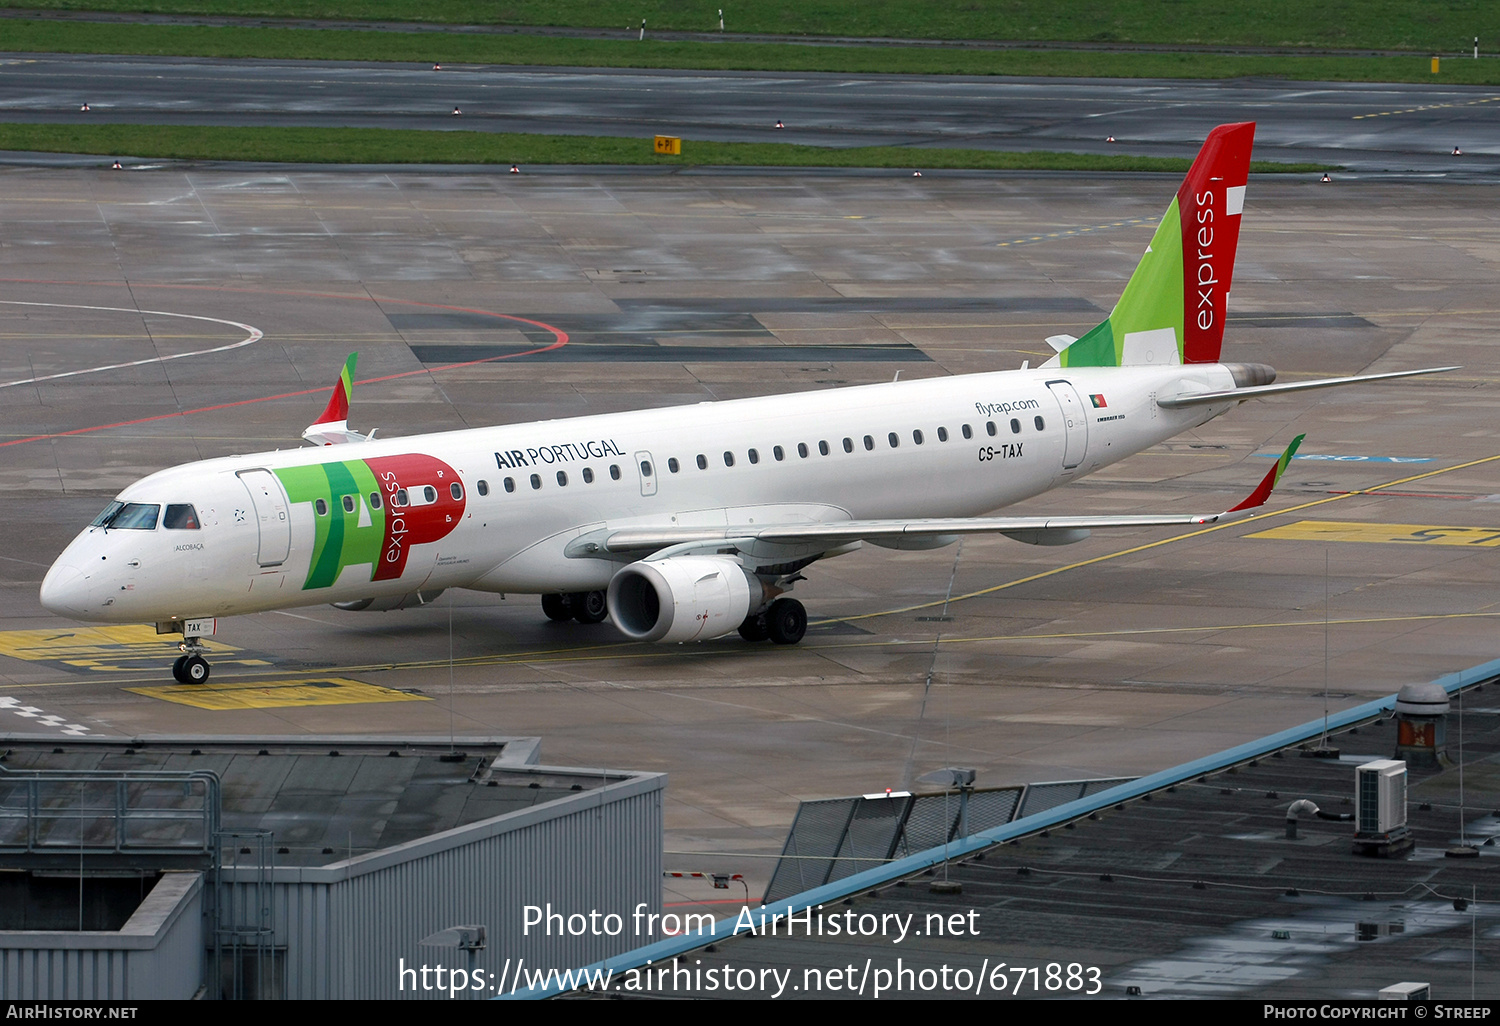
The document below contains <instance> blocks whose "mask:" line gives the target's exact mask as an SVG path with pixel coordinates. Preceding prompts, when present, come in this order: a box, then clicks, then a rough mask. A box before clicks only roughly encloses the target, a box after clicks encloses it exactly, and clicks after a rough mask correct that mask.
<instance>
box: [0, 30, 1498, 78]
mask: <svg viewBox="0 0 1500 1026" xmlns="http://www.w3.org/2000/svg"><path fill="white" fill-rule="evenodd" d="M0 46H3V47H4V49H5V50H7V51H9V52H12V53H27V52H37V53H98V54H125V55H148V56H173V55H178V56H199V57H236V58H247V57H248V58H266V59H273V60H350V61H395V62H413V63H418V64H430V63H431V62H433V61H440V62H443V63H446V64H466V63H468V64H512V65H533V66H536V65H547V66H562V67H617V68H649V69H669V68H682V69H698V70H710V71H733V70H738V71H831V72H839V73H845V74H879V73H902V74H944V75H1019V76H1044V77H1045V76H1070V77H1085V78H1169V79H1170V78H1190V79H1222V78H1246V77H1257V78H1287V79H1295V80H1299V81H1324V82H1432V83H1438V84H1443V85H1500V61H1496V60H1472V59H1470V60H1456V59H1450V60H1445V61H1443V62H1442V65H1441V69H1442V70H1441V73H1440V74H1437V75H1434V74H1432V73H1431V70H1430V68H1429V64H1428V59H1427V57H1426V56H1412V57H1323V56H1311V57H1301V56H1297V57H1287V56H1275V55H1264V56H1257V55H1223V54H1210V53H1142V52H1118V51H1067V50H971V49H963V48H946V47H944V48H932V49H927V48H914V47H900V46H799V45H795V44H772V43H695V42H663V41H653V40H651V39H649V38H648V39H647V40H646V41H645V42H643V43H640V42H635V41H632V40H608V39H569V38H558V37H551V36H531V35H466V34H456V33H455V34H442V35H436V34H412V33H404V32H377V31H355V30H332V29H285V28H248V27H208V26H191V25H134V24H127V25H106V24H97V23H88V22H67V23H62V22H56V21H33V20H27V19H16V20H5V21H3V22H0Z"/></svg>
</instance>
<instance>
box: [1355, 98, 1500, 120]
mask: <svg viewBox="0 0 1500 1026" xmlns="http://www.w3.org/2000/svg"><path fill="white" fill-rule="evenodd" d="M1497 101H1500V96H1485V97H1482V98H1480V99H1478V100H1465V101H1463V102H1456V103H1428V104H1423V105H1422V106H1420V107H1406V108H1404V109H1402V110H1382V111H1378V112H1376V113H1373V114H1355V115H1354V116H1353V118H1352V119H1351V120H1353V121H1361V120H1363V119H1365V118H1389V117H1394V116H1395V115H1397V114H1416V113H1417V112H1419V111H1424V110H1443V109H1445V108H1448V107H1473V106H1475V105H1477V104H1481V103H1495V102H1497Z"/></svg>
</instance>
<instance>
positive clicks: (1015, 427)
mask: <svg viewBox="0 0 1500 1026" xmlns="http://www.w3.org/2000/svg"><path fill="white" fill-rule="evenodd" d="M1010 433H1011V434H1013V435H1019V434H1020V433H1021V422H1020V421H1019V420H1017V419H1016V418H1014V417H1012V418H1010Z"/></svg>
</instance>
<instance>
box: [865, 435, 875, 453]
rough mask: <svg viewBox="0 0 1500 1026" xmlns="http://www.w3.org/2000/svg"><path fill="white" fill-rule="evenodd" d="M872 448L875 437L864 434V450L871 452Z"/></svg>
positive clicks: (873, 447)
mask: <svg viewBox="0 0 1500 1026" xmlns="http://www.w3.org/2000/svg"><path fill="white" fill-rule="evenodd" d="M874 449H875V439H873V438H871V437H870V436H869V435H865V452H872V451H874Z"/></svg>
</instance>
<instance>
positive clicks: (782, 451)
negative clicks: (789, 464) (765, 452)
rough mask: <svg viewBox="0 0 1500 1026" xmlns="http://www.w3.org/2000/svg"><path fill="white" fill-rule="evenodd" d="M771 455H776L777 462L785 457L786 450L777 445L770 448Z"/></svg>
mask: <svg viewBox="0 0 1500 1026" xmlns="http://www.w3.org/2000/svg"><path fill="white" fill-rule="evenodd" d="M771 455H772V456H775V457H776V462H777V463H780V462H781V461H782V460H784V459H786V450H785V449H783V448H782V447H781V446H779V445H778V446H776V447H775V448H774V449H772V450H771Z"/></svg>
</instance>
